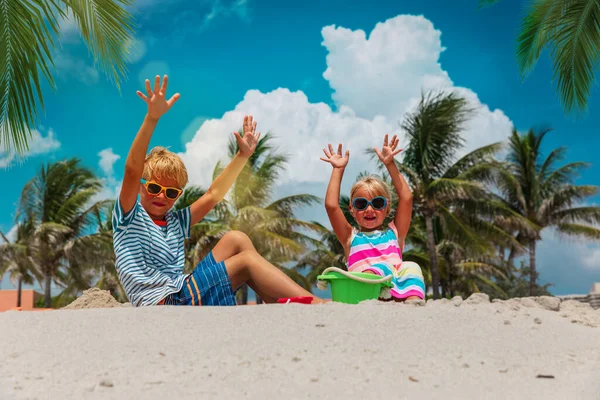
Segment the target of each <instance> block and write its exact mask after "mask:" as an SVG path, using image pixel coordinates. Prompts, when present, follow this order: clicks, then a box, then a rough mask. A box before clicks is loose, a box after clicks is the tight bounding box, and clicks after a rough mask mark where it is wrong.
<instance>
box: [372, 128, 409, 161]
mask: <svg viewBox="0 0 600 400" xmlns="http://www.w3.org/2000/svg"><path fill="white" fill-rule="evenodd" d="M399 142H400V140H399V139H398V137H396V135H394V136H393V137H392V140H391V142H390V144H389V145H388V135H387V133H386V134H385V138H384V139H383V146H382V147H381V150H379V149H378V148H376V147H374V148H373V150H375V153H376V154H377V157H379V159H380V160H381V162H382V163H383V164H384V165H388V164H390V163H393V162H394V156H395V155H396V154H398V153H400V152H401V151H402V149H398V150H396V147H398V143H399Z"/></svg>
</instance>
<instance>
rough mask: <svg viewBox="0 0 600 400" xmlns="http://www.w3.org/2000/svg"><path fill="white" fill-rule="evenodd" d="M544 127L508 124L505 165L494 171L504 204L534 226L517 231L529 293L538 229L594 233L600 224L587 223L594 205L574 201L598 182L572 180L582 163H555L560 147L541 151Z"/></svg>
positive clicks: (595, 219)
mask: <svg viewBox="0 0 600 400" xmlns="http://www.w3.org/2000/svg"><path fill="white" fill-rule="evenodd" d="M549 131H550V129H542V130H539V131H536V130H533V129H530V130H529V131H528V132H527V133H526V134H524V135H520V134H519V133H518V132H517V131H516V130H513V132H512V135H511V137H510V140H509V145H510V147H509V154H508V160H507V161H508V162H507V165H506V169H505V170H504V171H502V173H500V174H499V175H498V187H499V188H500V190H501V191H502V195H503V197H504V200H503V201H504V202H505V204H506V205H507V207H510V208H511V209H512V210H513V211H514V212H515V213H518V214H519V215H521V216H522V217H524V218H526V219H528V220H529V221H530V222H531V224H532V225H535V226H537V227H538V230H537V231H535V232H531V231H529V232H523V231H520V232H519V234H520V235H521V240H522V241H524V242H525V243H527V246H528V250H529V271H530V277H529V283H530V293H531V295H533V293H534V291H535V289H536V278H537V266H536V243H537V241H538V240H541V237H540V232H541V230H543V229H544V228H547V227H554V228H555V229H556V230H557V231H558V232H560V233H563V234H565V235H570V236H577V237H583V238H588V239H592V240H599V239H600V229H598V228H596V227H594V226H590V224H597V223H599V222H600V207H598V206H587V205H579V203H581V202H583V201H585V200H586V199H588V198H589V197H592V196H594V195H596V194H597V193H598V192H599V189H600V187H599V186H595V185H575V184H574V181H575V178H576V177H577V176H578V174H579V172H580V170H581V169H583V168H585V167H587V166H588V164H587V163H584V162H572V163H568V164H565V165H563V166H560V167H557V165H556V164H557V163H558V162H559V161H561V160H563V159H564V157H565V153H566V148H565V147H559V148H556V149H554V150H552V151H551V152H550V153H549V154H548V156H547V157H545V158H544V157H543V155H542V149H541V146H542V141H543V139H544V137H545V136H546V134H547V133H548V132H549Z"/></svg>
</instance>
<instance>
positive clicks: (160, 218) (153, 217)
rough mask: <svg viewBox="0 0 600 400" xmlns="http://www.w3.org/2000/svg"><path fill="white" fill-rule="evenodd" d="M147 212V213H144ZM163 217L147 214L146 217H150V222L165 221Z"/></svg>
mask: <svg viewBox="0 0 600 400" xmlns="http://www.w3.org/2000/svg"><path fill="white" fill-rule="evenodd" d="M146 212H147V211H146ZM165 215H166V214H163V215H153V214H150V213H148V216H149V217H150V219H152V221H165Z"/></svg>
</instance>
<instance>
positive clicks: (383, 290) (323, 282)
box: [317, 267, 393, 299]
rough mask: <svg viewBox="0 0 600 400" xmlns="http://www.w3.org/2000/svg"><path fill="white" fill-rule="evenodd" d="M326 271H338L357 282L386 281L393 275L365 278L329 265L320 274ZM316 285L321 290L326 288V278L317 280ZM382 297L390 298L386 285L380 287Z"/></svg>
mask: <svg viewBox="0 0 600 400" xmlns="http://www.w3.org/2000/svg"><path fill="white" fill-rule="evenodd" d="M327 272H338V273H340V274H342V275H344V276H345V277H347V278H350V279H353V280H355V281H358V282H364V283H384V282H388V281H391V280H392V278H393V276H392V275H388V276H384V277H381V278H379V279H367V278H361V277H360V276H356V275H352V274H351V273H350V272H348V271H344V270H343V269H340V268H337V267H329V268H326V269H325V270H324V271H323V272H321V275H324V274H326V273H327ZM317 287H318V288H319V289H321V290H327V281H326V280H319V281H318V282H317ZM380 296H381V297H382V298H384V299H389V298H391V296H392V295H391V293H390V289H389V288H387V287H382V288H381V295H380Z"/></svg>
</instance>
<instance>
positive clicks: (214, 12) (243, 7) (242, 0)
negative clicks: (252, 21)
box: [202, 0, 249, 28]
mask: <svg viewBox="0 0 600 400" xmlns="http://www.w3.org/2000/svg"><path fill="white" fill-rule="evenodd" d="M248 3H249V1H248V0H234V1H223V0H213V1H212V4H211V7H210V12H209V13H208V14H206V15H205V16H204V20H203V26H202V28H206V27H208V25H209V24H211V23H212V22H213V21H215V20H216V19H217V18H219V17H221V16H223V17H229V16H231V15H235V16H237V17H238V18H240V19H242V20H247V19H248V18H249V8H248Z"/></svg>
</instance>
